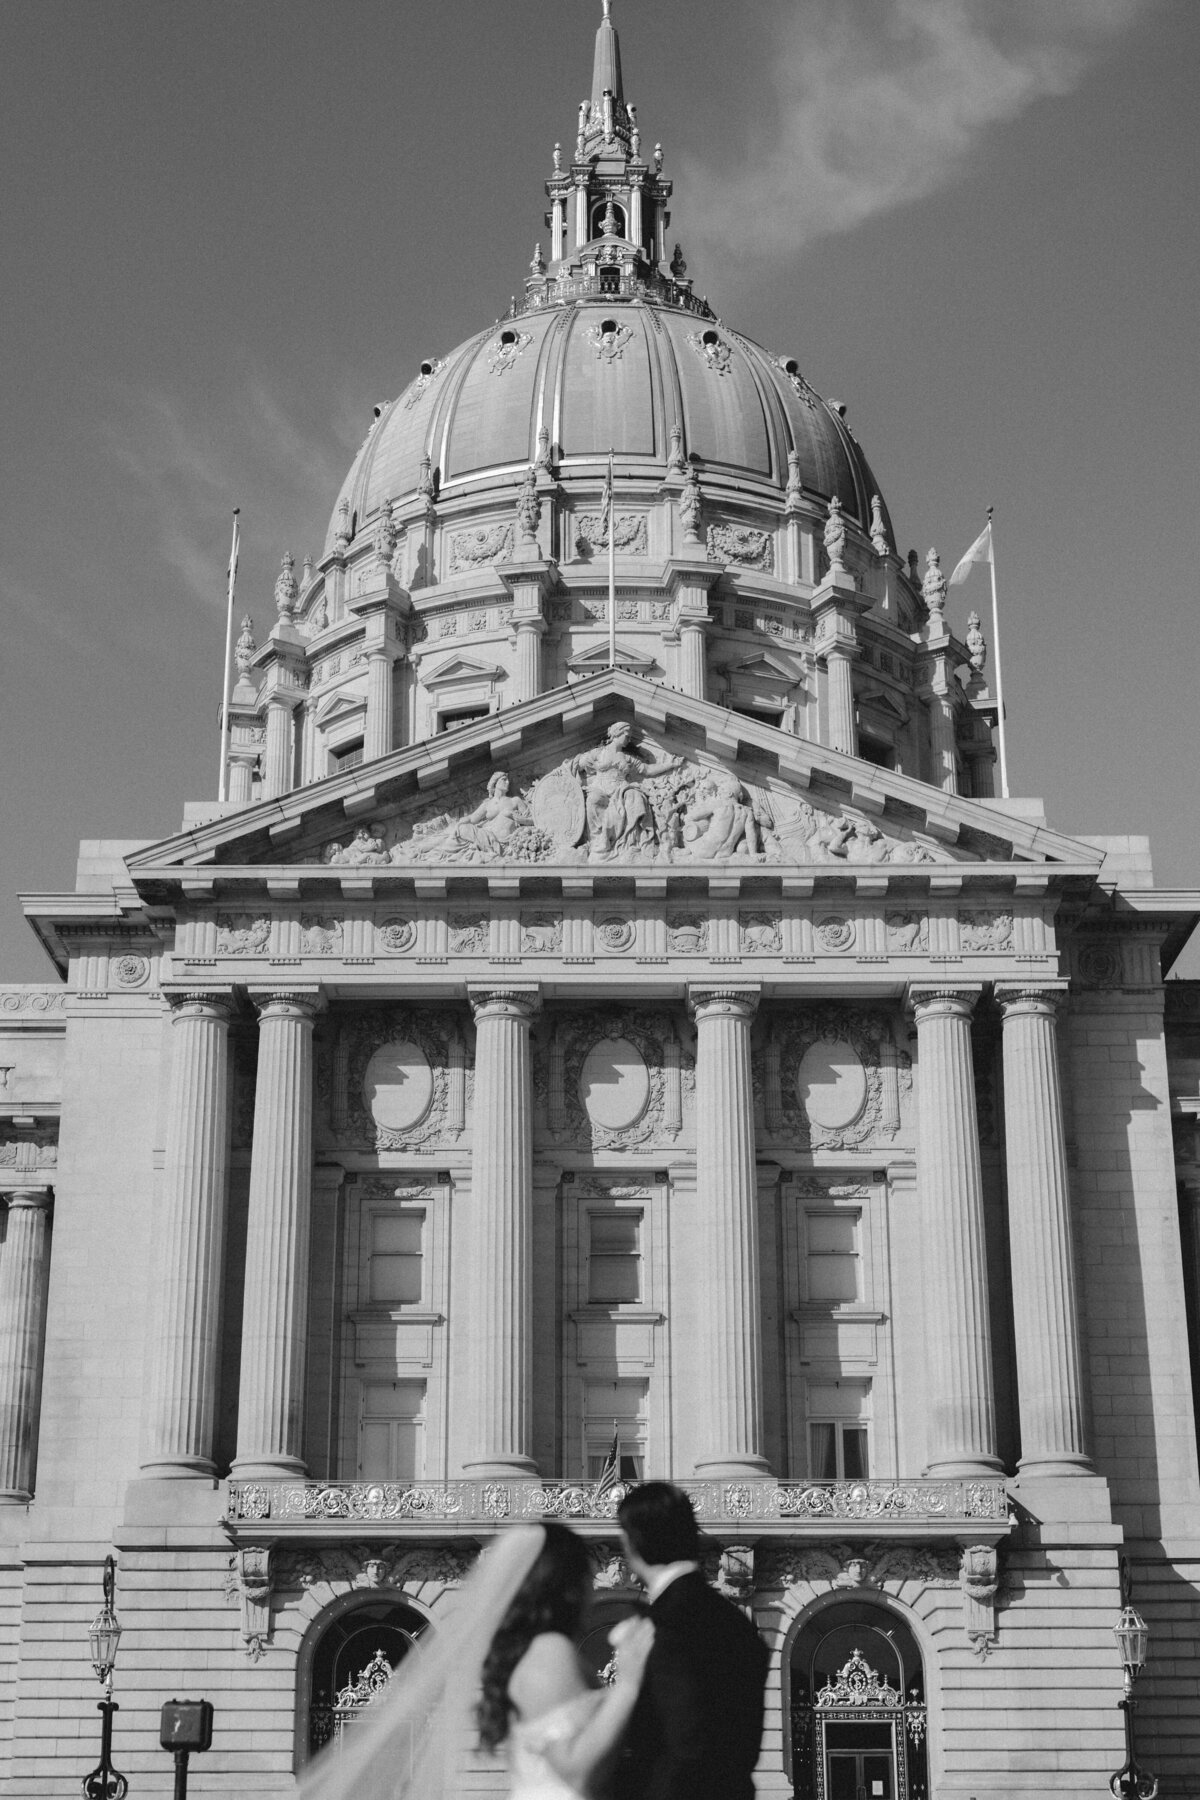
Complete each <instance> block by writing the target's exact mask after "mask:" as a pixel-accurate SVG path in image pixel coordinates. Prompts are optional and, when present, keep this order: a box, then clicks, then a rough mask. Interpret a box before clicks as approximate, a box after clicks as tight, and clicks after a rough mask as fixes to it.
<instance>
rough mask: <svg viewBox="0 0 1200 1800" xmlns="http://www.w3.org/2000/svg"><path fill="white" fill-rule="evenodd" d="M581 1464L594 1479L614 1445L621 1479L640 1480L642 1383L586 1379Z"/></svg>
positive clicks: (643, 1456) (643, 1423) (643, 1417)
mask: <svg viewBox="0 0 1200 1800" xmlns="http://www.w3.org/2000/svg"><path fill="white" fill-rule="evenodd" d="M583 1404H584V1420H583V1436H584V1466H585V1467H586V1469H587V1475H588V1480H589V1481H598V1480H599V1479H600V1477H601V1475H603V1473H604V1471H605V1468H606V1467H607V1466H608V1463H609V1461H610V1459H611V1457H612V1452H613V1445H614V1443H615V1444H616V1447H617V1475H618V1479H619V1480H621V1481H641V1480H642V1479H643V1477H644V1475H645V1471H646V1383H645V1382H644V1381H589V1382H588V1383H587V1386H586V1387H585V1389H584V1402H583Z"/></svg>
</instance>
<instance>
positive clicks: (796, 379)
mask: <svg viewBox="0 0 1200 1800" xmlns="http://www.w3.org/2000/svg"><path fill="white" fill-rule="evenodd" d="M773 361H774V363H775V366H776V367H777V368H778V369H780V370H782V372H783V377H784V380H785V381H786V382H787V383H788V386H789V387H790V388H791V390H792V392H793V393H794V394H795V396H796V398H797V400H802V401H803V402H804V404H805V406H807V407H808V409H809V411H810V412H811V411H812V410H813V409H814V407H815V406H816V404H817V394H816V390H815V389H814V388H810V387H809V385H808V383H807V381H805V379H804V377H803V375H802V374H801V373H800V371H799V369H798V368H797V367H796V364H795V362H794V361H793V360H792V358H791V357H788V356H776V357H774V358H773Z"/></svg>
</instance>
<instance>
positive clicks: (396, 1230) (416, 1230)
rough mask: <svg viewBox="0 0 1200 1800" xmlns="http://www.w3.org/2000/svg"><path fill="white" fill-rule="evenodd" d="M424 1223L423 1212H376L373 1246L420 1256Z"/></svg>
mask: <svg viewBox="0 0 1200 1800" xmlns="http://www.w3.org/2000/svg"><path fill="white" fill-rule="evenodd" d="M424 1223H425V1220H424V1217H423V1215H422V1214H421V1213H413V1212H408V1213H376V1214H375V1217H374V1219H373V1221H372V1230H371V1248H372V1250H391V1251H393V1252H395V1251H403V1252H405V1253H406V1254H408V1255H409V1256H419V1255H420V1253H421V1227H422V1225H423V1224H424Z"/></svg>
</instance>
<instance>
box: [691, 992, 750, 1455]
mask: <svg viewBox="0 0 1200 1800" xmlns="http://www.w3.org/2000/svg"><path fill="white" fill-rule="evenodd" d="M690 1000H691V1006H692V1011H693V1014H694V1016H695V1020H696V1212H697V1227H698V1230H699V1232H700V1234H701V1243H702V1244H703V1246H704V1250H705V1255H704V1264H705V1267H706V1268H707V1269H708V1270H710V1271H711V1274H712V1284H711V1287H710V1289H709V1291H708V1292H707V1294H706V1296H705V1306H704V1313H703V1316H704V1321H705V1322H704V1326H703V1327H702V1337H701V1339H700V1341H698V1342H697V1344H696V1346H695V1359H694V1360H695V1363H696V1366H697V1372H698V1374H699V1375H700V1386H699V1389H698V1392H699V1393H701V1394H702V1395H703V1403H704V1408H705V1414H706V1416H705V1428H704V1431H703V1433H702V1434H701V1441H702V1442H704V1443H705V1449H704V1451H703V1454H702V1455H701V1456H700V1457H699V1458H698V1460H697V1462H696V1473H697V1474H698V1475H710V1476H743V1477H745V1476H755V1475H762V1474H764V1473H765V1472H766V1468H767V1464H766V1461H765V1459H764V1458H763V1455H762V1308H761V1302H760V1296H759V1268H758V1185H757V1179H756V1173H755V1165H754V1095H753V1091H752V1088H751V1083H750V1026H751V1023H752V1021H753V1018H754V1013H755V1009H756V1007H757V1005H758V996H757V994H755V993H753V992H749V991H746V990H737V989H730V988H710V989H702V990H694V991H693V992H692V994H691V996H690Z"/></svg>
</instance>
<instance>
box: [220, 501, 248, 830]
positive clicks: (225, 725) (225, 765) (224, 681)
mask: <svg viewBox="0 0 1200 1800" xmlns="http://www.w3.org/2000/svg"><path fill="white" fill-rule="evenodd" d="M241 510H242V509H241V507H240V506H235V507H234V509H233V543H232V544H231V545H230V549H229V593H228V597H227V602H226V607H225V661H224V662H223V664H222V665H221V779H220V782H219V784H218V787H217V798H218V800H220V802H221V804H222V805H224V804H225V800H226V797H227V792H226V790H227V788H228V785H229V658H230V656H231V654H232V652H233V585H234V582H235V581H236V580H237V565H238V514H239V513H240V512H241Z"/></svg>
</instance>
